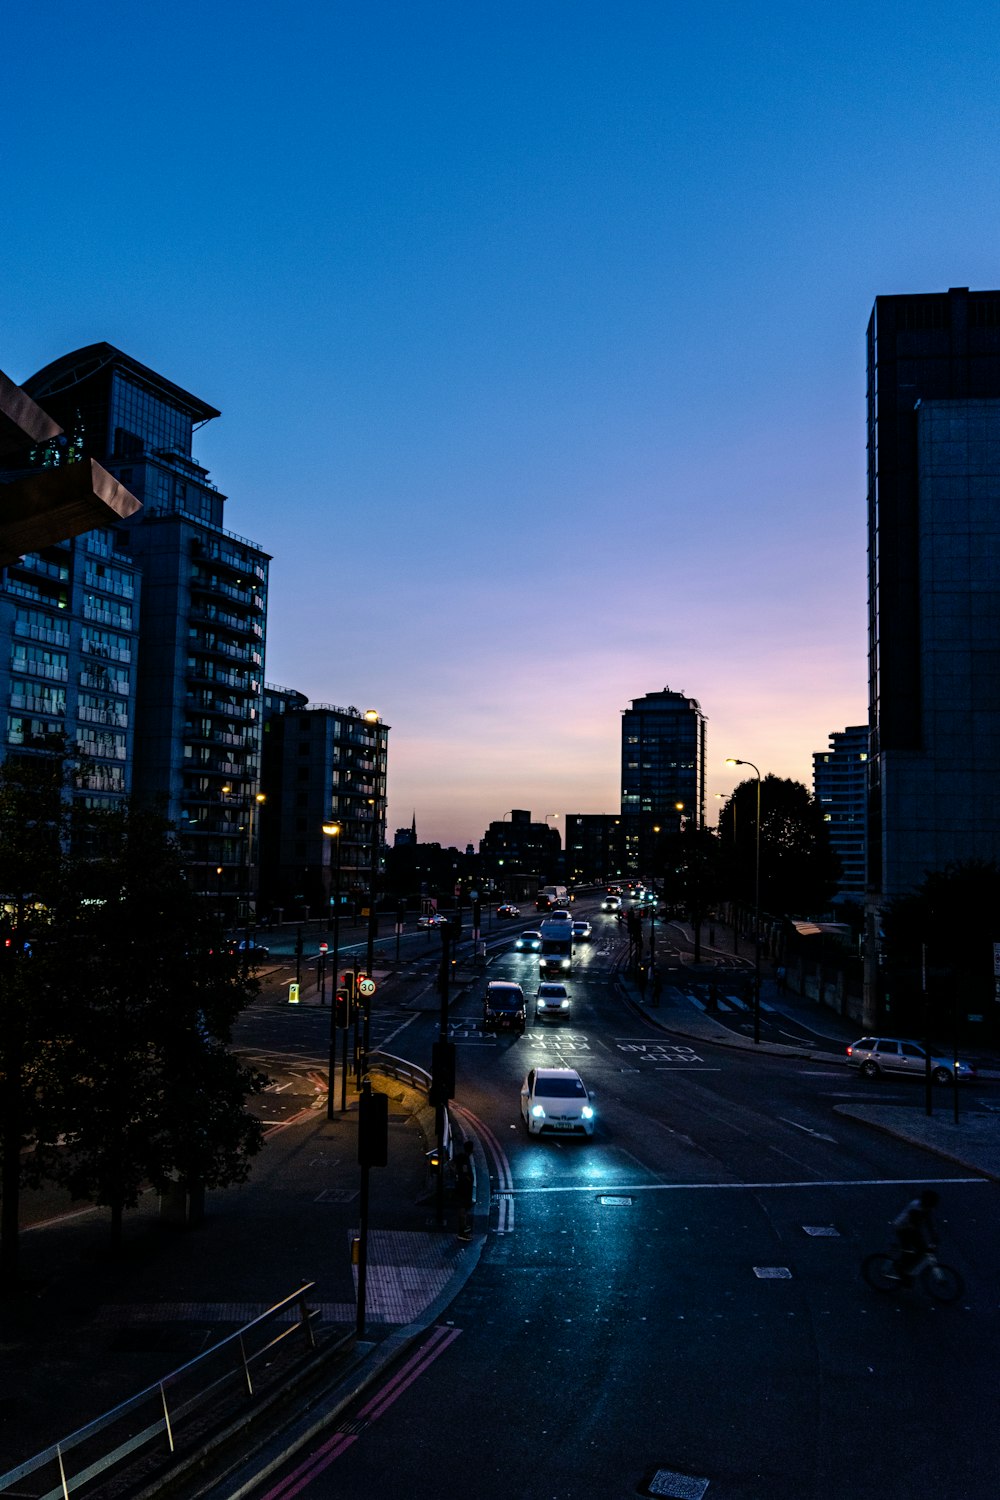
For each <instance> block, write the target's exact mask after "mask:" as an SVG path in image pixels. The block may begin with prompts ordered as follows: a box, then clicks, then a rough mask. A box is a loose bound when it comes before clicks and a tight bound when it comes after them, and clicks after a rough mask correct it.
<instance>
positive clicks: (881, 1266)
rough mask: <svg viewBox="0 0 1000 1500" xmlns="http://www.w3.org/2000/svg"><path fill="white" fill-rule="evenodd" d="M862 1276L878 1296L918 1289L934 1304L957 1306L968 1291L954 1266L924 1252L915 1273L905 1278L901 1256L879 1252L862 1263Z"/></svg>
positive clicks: (868, 1256)
mask: <svg viewBox="0 0 1000 1500" xmlns="http://www.w3.org/2000/svg"><path fill="white" fill-rule="evenodd" d="M861 1274H862V1276H863V1277H864V1279H865V1281H866V1282H867V1283H868V1285H869V1286H870V1287H871V1288H872V1290H873V1291H876V1292H898V1291H899V1290H900V1288H901V1287H908V1286H913V1285H915V1284H917V1285H919V1286H920V1287H921V1289H922V1290H923V1291H924V1292H925V1293H926V1295H927V1296H928V1297H930V1298H931V1299H932V1300H933V1301H934V1302H957V1301H958V1299H959V1297H961V1295H962V1293H963V1292H964V1291H965V1282H964V1281H963V1280H962V1277H961V1275H960V1274H959V1272H958V1271H956V1270H955V1269H954V1267H952V1266H946V1265H945V1264H944V1263H943V1262H942V1261H940V1260H938V1258H937V1255H936V1254H935V1253H934V1251H933V1250H930V1249H928V1250H925V1251H924V1252H923V1254H922V1255H921V1257H920V1259H919V1260H918V1261H917V1263H916V1265H915V1266H914V1267H913V1269H912V1270H911V1271H910V1272H908V1273H907V1274H905V1275H904V1274H903V1273H902V1272H901V1271H900V1269H899V1252H898V1251H896V1252H895V1253H893V1252H892V1251H887V1250H877V1251H876V1252H875V1254H874V1255H866V1256H865V1258H864V1260H863V1261H862V1262H861Z"/></svg>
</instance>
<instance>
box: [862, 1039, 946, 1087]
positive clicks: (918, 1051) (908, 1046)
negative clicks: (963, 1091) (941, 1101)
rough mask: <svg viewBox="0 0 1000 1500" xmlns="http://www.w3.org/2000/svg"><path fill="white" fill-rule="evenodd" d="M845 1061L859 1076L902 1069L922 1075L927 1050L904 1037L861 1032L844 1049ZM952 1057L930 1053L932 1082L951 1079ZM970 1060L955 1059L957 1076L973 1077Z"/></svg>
mask: <svg viewBox="0 0 1000 1500" xmlns="http://www.w3.org/2000/svg"><path fill="white" fill-rule="evenodd" d="M847 1061H848V1064H849V1065H850V1066H851V1067H852V1068H859V1069H860V1070H861V1075H862V1077H863V1078H878V1077H879V1075H880V1074H882V1073H906V1074H908V1075H909V1076H910V1077H911V1078H924V1077H925V1076H926V1073H927V1053H926V1052H925V1050H924V1048H923V1047H922V1046H921V1045H920V1043H919V1042H914V1041H911V1040H910V1039H909V1038H908V1037H892V1036H863V1037H862V1038H861V1039H860V1041H857V1042H852V1043H851V1045H850V1046H849V1047H848V1049H847ZM954 1073H955V1059H954V1058H953V1057H938V1056H937V1055H936V1054H934V1053H932V1054H931V1077H932V1078H933V1080H934V1082H935V1083H952V1082H953V1081H954ZM975 1076H976V1070H975V1067H974V1066H973V1064H972V1063H967V1062H962V1061H961V1060H959V1063H958V1079H959V1082H960V1083H961V1082H962V1081H963V1080H964V1079H969V1078H975Z"/></svg>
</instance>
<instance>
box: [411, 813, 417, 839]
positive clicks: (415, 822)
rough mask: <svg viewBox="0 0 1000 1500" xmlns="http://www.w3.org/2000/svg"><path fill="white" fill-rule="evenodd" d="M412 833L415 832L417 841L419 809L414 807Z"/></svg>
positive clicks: (414, 836)
mask: <svg viewBox="0 0 1000 1500" xmlns="http://www.w3.org/2000/svg"><path fill="white" fill-rule="evenodd" d="M412 833H413V842H414V843H416V842H417V810H416V808H414V809H413V828H412Z"/></svg>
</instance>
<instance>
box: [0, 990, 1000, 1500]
mask: <svg viewBox="0 0 1000 1500" xmlns="http://www.w3.org/2000/svg"><path fill="white" fill-rule="evenodd" d="M472 972H473V971H472V970H471V969H470V970H469V971H468V973H469V976H470V977H471V973H472ZM458 977H459V979H461V970H460V973H459V976H458ZM383 979H384V980H385V982H386V985H389V984H392V983H393V980H392V979H391V977H390V976H389V975H388V974H386V975H384V976H383ZM619 985H620V990H621V994H622V996H623V999H624V1001H625V1003H627V1004H628V1005H629V1006H630V1007H632V1008H633V1009H634V1010H635V1011H637V1012H641V1013H642V1014H643V1015H644V1016H645V1017H646V1018H647V1019H648V1020H649V1021H650V1022H651V1023H652V1024H653V1025H655V1026H656V1027H658V1028H659V1029H661V1030H662V1031H664V1032H665V1033H667V1034H669V1035H672V1036H675V1037H681V1038H686V1039H688V1040H690V1041H693V1042H696V1043H701V1044H703V1045H705V1044H711V1045H713V1046H722V1047H730V1048H735V1049H739V1050H741V1051H747V1050H757V1051H761V1052H767V1053H770V1054H775V1055H784V1056H789V1055H790V1056H798V1057H803V1058H809V1059H810V1061H811V1062H812V1063H813V1064H817V1063H819V1064H828V1065H829V1066H830V1068H831V1069H837V1068H839V1069H841V1070H843V1069H844V1067H845V1064H844V1060H843V1059H844V1051H843V1048H844V1040H845V1023H843V1022H841V1021H840V1018H839V1017H837V1016H836V1015H834V1014H833V1013H832V1012H830V1011H827V1010H825V1009H823V1008H822V1007H820V1006H818V1005H816V1004H813V1003H811V1002H809V1001H806V1000H802V999H801V998H800V997H797V996H795V995H792V994H787V995H782V996H781V997H774V996H771V997H770V998H769V1000H768V1005H769V1006H773V1007H774V1008H776V1009H780V1011H781V1013H782V1014H786V1015H788V1017H789V1018H790V1019H793V1020H794V1021H795V1024H796V1028H797V1030H799V1031H800V1032H801V1033H802V1034H803V1036H804V1039H803V1042H802V1043H801V1044H795V1045H787V1046H786V1045H779V1044H776V1043H761V1044H759V1045H757V1046H755V1044H754V1042H753V1040H752V1038H751V1037H746V1036H742V1035H739V1034H738V1033H736V1032H734V1031H733V1030H731V1029H730V1028H728V1027H726V1026H724V1025H723V1024H722V1023H721V1022H720V1021H718V1020H717V1019H715V1018H714V1017H712V1016H711V1015H709V1014H707V1013H706V1012H705V1011H704V1009H701V1008H699V1006H698V1005H697V1004H696V1003H694V1001H693V1000H692V999H691V998H690V997H689V996H688V995H686V994H685V993H684V992H683V991H682V990H681V989H679V988H678V989H674V988H671V987H665V988H664V990H663V993H662V996H661V999H660V1003H659V1004H658V1005H655V1006H654V1005H653V1004H651V1003H650V1002H648V1001H647V1000H646V999H645V998H644V997H643V996H642V995H641V994H640V992H639V990H638V989H637V988H636V987H635V986H634V984H632V983H631V982H630V980H629V978H628V977H627V975H625V974H624V973H621V974H619ZM409 988H410V992H411V993H412V992H413V989H414V987H413V986H412V985H410V987H409ZM382 994H383V996H384V995H385V986H383V987H382ZM769 994H770V992H769ZM396 998H397V999H401V996H398V997H396ZM304 1000H305V1002H306V1003H308V1000H309V996H308V993H307V994H306V995H305V996H304ZM414 1001H415V1003H417V1004H420V1003H421V1002H420V1001H419V1000H417V999H416V997H414ZM271 1003H273V1002H271ZM313 1003H315V1001H314V1002H313ZM403 1003H408V1002H405V1001H404V1002H403ZM426 1003H430V1002H426ZM433 1003H434V1005H435V1006H436V1004H437V1000H436V997H435V998H434V1001H433ZM854 1031H856V1028H850V1035H848V1037H847V1039H848V1040H850V1039H851V1036H853V1034H854ZM980 1076H981V1082H982V1087H980V1086H979V1085H977V1086H976V1095H977V1099H979V1096H981V1094H982V1092H983V1090H984V1089H988V1088H989V1087H990V1086H991V1085H993V1084H994V1083H1000V1065H998V1066H997V1068H996V1069H995V1070H994V1069H992V1068H988V1069H983V1070H981V1075H980ZM374 1084H375V1087H376V1088H380V1089H382V1090H384V1091H385V1092H387V1093H388V1094H389V1098H390V1103H389V1122H390V1123H389V1132H390V1134H389V1162H388V1165H387V1166H386V1167H384V1168H375V1169H372V1171H371V1174H370V1210H369V1240H368V1264H367V1278H366V1317H365V1326H364V1330H363V1332H362V1334H361V1336H360V1337H359V1336H358V1335H357V1330H356V1323H357V1278H358V1268H357V1266H355V1265H354V1264H353V1263H352V1255H351V1245H352V1240H353V1238H354V1236H355V1234H356V1233H357V1228H358V1214H359V1190H360V1169H359V1167H358V1166H357V1152H356V1147H357V1126H356V1119H357V1096H356V1094H353V1093H352V1094H349V1096H348V1104H349V1108H348V1110H347V1112H346V1114H344V1115H340V1114H339V1113H338V1115H337V1117H336V1118H335V1119H334V1120H333V1121H328V1120H327V1118H326V1112H325V1096H324V1095H323V1094H319V1093H318V1095H317V1099H316V1103H315V1106H314V1107H310V1108H308V1109H305V1110H303V1111H302V1112H301V1113H300V1114H299V1115H298V1116H296V1117H295V1118H293V1119H291V1120H290V1121H288V1122H286V1123H285V1124H283V1125H282V1126H280V1127H279V1128H276V1129H274V1130H272V1131H271V1132H270V1134H269V1135H268V1139H267V1144H266V1146H265V1149H264V1151H263V1152H262V1153H261V1154H260V1156H259V1157H258V1158H257V1159H256V1161H255V1162H254V1164H253V1167H252V1171H251V1174H250V1177H249V1180H248V1181H247V1182H246V1183H245V1184H242V1185H241V1186H238V1187H234V1188H229V1189H226V1190H222V1191H215V1192H212V1193H211V1194H210V1195H209V1200H208V1204H207V1212H206V1218H205V1222H204V1224H203V1225H202V1226H201V1227H198V1228H184V1229H178V1228H177V1227H170V1226H167V1225H165V1224H164V1223H163V1222H162V1219H161V1215H160V1203H159V1200H158V1199H157V1198H156V1197H155V1195H152V1194H150V1195H148V1197H146V1198H144V1199H143V1200H142V1202H141V1203H140V1205H139V1206H138V1208H137V1209H136V1210H134V1211H133V1212H131V1213H129V1214H127V1215H126V1223H125V1242H126V1247H127V1253H126V1254H125V1255H124V1256H123V1257H121V1258H117V1259H114V1258H112V1257H111V1256H110V1254H109V1244H108V1235H109V1228H108V1216H107V1213H106V1211H104V1210H92V1209H86V1208H85V1209H83V1210H80V1208H79V1206H77V1207H76V1208H73V1209H67V1211H65V1212H61V1213H55V1214H53V1215H52V1216H51V1217H49V1218H48V1219H45V1220H42V1221H41V1222H39V1223H37V1224H35V1225H34V1226H33V1227H31V1228H30V1229H26V1230H24V1231H22V1236H21V1270H22V1277H23V1282H24V1285H23V1290H22V1291H21V1292H20V1293H19V1294H18V1295H17V1296H15V1297H13V1298H8V1299H7V1300H5V1301H3V1302H0V1348H2V1353H3V1362H2V1377H0V1493H4V1492H9V1493H12V1494H13V1493H18V1494H25V1493H37V1490H36V1489H35V1488H34V1487H32V1486H24V1485H21V1484H19V1483H14V1484H13V1485H11V1484H10V1482H9V1481H8V1482H7V1483H5V1476H7V1475H8V1474H9V1473H10V1471H12V1470H14V1469H15V1467H16V1466H18V1465H20V1464H22V1463H24V1462H25V1461H26V1460H28V1459H30V1458H32V1457H33V1456H35V1455H37V1454H39V1453H40V1452H41V1451H42V1450H44V1449H46V1448H48V1447H49V1446H50V1445H53V1444H55V1443H57V1442H59V1441H60V1440H62V1439H64V1438H65V1437H67V1436H68V1435H70V1434H72V1433H75V1432H76V1431H77V1430H78V1429H79V1428H81V1427H83V1426H85V1425H86V1424H87V1423H90V1422H92V1421H94V1420H95V1419H97V1418H98V1417H100V1416H102V1415H103V1414H104V1413H106V1412H108V1411H110V1410H111V1409H113V1408H114V1407H116V1406H118V1405H119V1404H120V1403H123V1402H125V1401H127V1400H128V1399H129V1398H130V1397H132V1396H134V1395H135V1394H137V1393H138V1392H140V1391H143V1390H145V1389H147V1388H148V1387H151V1386H155V1383H156V1382H157V1381H158V1380H160V1379H162V1378H163V1377H164V1376H165V1375H166V1374H168V1373H169V1372H170V1371H173V1370H176V1369H177V1368H178V1367H180V1366H182V1365H184V1364H186V1363H187V1362H188V1361H190V1360H192V1359H194V1358H195V1356H196V1355H198V1354H199V1353H201V1352H203V1351H204V1350H206V1349H208V1348H210V1347H212V1346H213V1345H215V1344H217V1343H219V1342H220V1341H221V1340H222V1339H223V1338H225V1337H227V1336H229V1335H231V1334H232V1333H234V1332H235V1331H236V1330H237V1329H238V1328H240V1327H241V1326H243V1325H245V1324H246V1323H248V1322H250V1321H251V1320H252V1319H253V1318H255V1317H257V1316H259V1315H260V1314H261V1313H263V1312H265V1311H266V1310H267V1309H268V1308H270V1307H272V1306H273V1305H274V1304H275V1303H277V1302H279V1301H281V1300H282V1299H283V1298H284V1297H286V1296H289V1295H290V1294H291V1293H293V1292H295V1291H296V1290H298V1288H300V1287H301V1286H304V1285H306V1284H307V1283H314V1285H313V1286H312V1288H311V1290H310V1292H309V1294H308V1301H309V1305H310V1307H313V1308H315V1309H316V1310H317V1311H318V1313H319V1319H318V1322H317V1329H318V1344H319V1347H318V1350H317V1352H316V1354H315V1355H314V1356H310V1357H309V1359H308V1360H304V1362H303V1363H304V1366H307V1368H304V1372H303V1375H302V1395H301V1400H300V1402H299V1405H298V1407H297V1409H296V1415H295V1420H294V1421H292V1422H291V1423H289V1412H288V1410H287V1406H286V1409H285V1410H284V1413H283V1418H282V1421H281V1423H280V1436H276V1432H277V1428H278V1425H279V1424H275V1425H274V1426H270V1427H269V1426H268V1423H267V1422H266V1421H265V1420H263V1418H262V1420H261V1421H260V1423H259V1424H257V1425H255V1424H254V1423H253V1422H249V1423H248V1422H247V1420H246V1419H244V1420H243V1423H242V1427H241V1433H240V1441H239V1446H240V1449H241V1456H242V1459H243V1460H248V1459H249V1458H250V1457H251V1455H255V1457H254V1463H253V1465H252V1471H256V1470H259V1467H260V1465H261V1463H262V1462H263V1463H267V1462H273V1463H276V1462H277V1461H279V1459H280V1458H281V1457H283V1456H285V1455H286V1454H287V1453H288V1452H289V1451H294V1449H295V1447H296V1446H297V1445H299V1444H301V1443H302V1442H305V1441H307V1440H308V1439H309V1437H310V1436H312V1435H313V1434H314V1433H315V1432H318V1431H319V1430H321V1428H322V1427H323V1426H325V1425H328V1424H329V1423H330V1421H331V1418H332V1417H335V1416H336V1414H337V1413H338V1412H339V1411H340V1410H341V1409H342V1408H343V1407H345V1406H346V1405H347V1404H348V1403H349V1402H350V1401H351V1400H352V1399H353V1398H354V1397H355V1396H356V1395H357V1394H358V1393H359V1392H360V1391H361V1390H363V1389H364V1388H365V1386H366V1385H368V1384H369V1383H370V1382H371V1381H372V1380H374V1379H375V1378H377V1376H378V1375H379V1373H380V1372H381V1371H382V1370H383V1369H385V1367H386V1366H387V1365H388V1364H389V1363H391V1362H393V1361H394V1360H396V1359H398V1358H399V1356H400V1354H401V1353H402V1352H403V1351H405V1349H406V1348H407V1347H408V1346H409V1345H410V1344H411V1343H412V1342H413V1341H414V1340H415V1339H417V1338H418V1337H419V1336H420V1335H421V1334H422V1333H423V1332H424V1331H425V1330H426V1329H428V1328H429V1327H430V1326H431V1325H432V1324H433V1323H434V1322H435V1321H436V1320H438V1319H439V1318H440V1317H441V1315H442V1313H443V1312H444V1310H445V1309H446V1308H447V1306H448V1305H449V1303H450V1302H451V1301H452V1299H453V1298H454V1297H455V1295H456V1294H457V1292H458V1291H459V1290H460V1288H461V1287H462V1286H463V1285H464V1283H465V1281H466V1280H467V1279H468V1277H469V1276H470V1275H471V1274H472V1272H473V1270H474V1269H475V1266H476V1264H477V1262H478V1260H479V1257H480V1255H481V1252H482V1249H483V1245H484V1243H485V1238H486V1234H487V1232H488V1219H489V1209H490V1189H489V1178H488V1174H487V1167H486V1158H485V1155H484V1154H483V1153H482V1151H481V1148H480V1147H479V1145H478V1143H475V1144H476V1155H475V1165H476V1178H477V1193H476V1207H475V1218H474V1232H473V1236H472V1239H471V1241H469V1242H463V1241H460V1240H459V1239H458V1237H457V1235H456V1233H455V1210H454V1207H453V1206H452V1205H451V1204H450V1203H449V1204H448V1205H447V1207H446V1213H445V1219H444V1223H441V1222H440V1221H439V1216H438V1212H437V1200H436V1197H435V1194H434V1191H433V1183H432V1179H431V1177H430V1174H429V1168H428V1164H427V1155H426V1153H427V1152H428V1150H429V1149H430V1148H431V1146H433V1145H434V1140H435V1137H434V1112H433V1110H431V1109H429V1107H428V1105H427V1102H426V1097H425V1095H424V1094H423V1092H422V1091H421V1090H420V1089H419V1088H417V1087H415V1086H413V1084H412V1083H411V1082H403V1081H401V1080H400V1079H398V1078H395V1077H391V1076H389V1075H387V1074H386V1075H376V1076H375V1078H374ZM874 1088H877V1085H875V1086H873V1091H874ZM936 1093H937V1094H939V1095H940V1096H941V1097H940V1101H937V1100H936V1102H935V1110H934V1114H933V1115H931V1116H929V1117H928V1116H927V1115H926V1114H925V1113H924V1110H923V1091H922V1090H915V1091H914V1094H915V1097H914V1102H913V1105H912V1106H910V1105H909V1104H907V1105H904V1106H898V1105H889V1104H880V1103H879V1102H878V1101H877V1100H874V1099H873V1101H872V1102H870V1103H866V1102H862V1103H859V1104H849V1105H841V1106H839V1108H840V1112H841V1113H844V1114H848V1115H850V1116H852V1117H853V1118H855V1119H857V1120H860V1121H862V1122H863V1123H865V1124H867V1125H869V1126H871V1127H872V1128H874V1129H878V1130H883V1131H887V1132H888V1133H890V1134H892V1135H894V1136H896V1137H899V1138H900V1139H904V1140H907V1141H910V1142H912V1143H913V1144H915V1145H918V1146H921V1147H924V1148H925V1149H927V1150H928V1151H931V1152H934V1153H936V1154H937V1155H939V1156H942V1157H944V1158H946V1159H948V1160H949V1161H951V1162H954V1163H956V1164H958V1165H961V1166H962V1167H964V1168H966V1169H968V1170H970V1171H973V1172H980V1173H982V1174H983V1175H984V1176H988V1177H991V1178H993V1179H995V1180H1000V1093H998V1095H997V1099H998V1111H994V1110H992V1109H984V1108H981V1107H980V1104H981V1100H979V1103H977V1104H976V1106H975V1107H972V1106H971V1105H967V1104H966V1103H965V1100H964V1099H963V1100H962V1102H961V1103H962V1107H961V1113H960V1115H959V1119H958V1122H957V1123H956V1122H955V1121H954V1119H953V1118H952V1111H951V1094H950V1091H946V1090H939V1091H936ZM962 1093H963V1094H964V1095H965V1096H966V1098H968V1093H969V1091H968V1090H963V1091H962ZM918 1096H919V1097H918ZM287 1383H288V1382H286V1384H287ZM179 1447H180V1448H181V1451H182V1452H183V1433H181V1434H179ZM183 1467H184V1465H183V1463H181V1464H180V1465H175V1475H177V1476H179V1475H180V1473H181V1472H182V1471H183ZM250 1473H251V1469H247V1470H246V1472H245V1473H244V1472H243V1471H240V1470H236V1469H232V1470H230V1471H228V1472H227V1474H226V1477H225V1479H224V1480H221V1481H219V1482H218V1485H217V1487H216V1488H215V1489H213V1488H212V1487H211V1485H210V1483H209V1480H208V1477H207V1471H206V1474H205V1475H203V1476H202V1478H201V1479H200V1480H199V1481H198V1485H197V1486H196V1487H194V1488H189V1489H188V1490H186V1491H184V1490H181V1489H179V1490H178V1491H177V1492H178V1493H186V1494H190V1495H193V1494H195V1493H198V1494H200V1495H203V1496H205V1497H206V1500H208V1497H209V1496H211V1497H212V1500H222V1497H223V1496H224V1497H226V1500H236V1497H237V1496H238V1495H240V1494H242V1493H244V1486H245V1485H248V1484H249V1475H250ZM192 1482H193V1481H192ZM140 1488H141V1486H140ZM156 1492H157V1493H160V1491H159V1490H157V1491H156ZM120 1493H121V1494H123V1495H124V1494H128V1495H135V1494H137V1493H139V1490H138V1489H136V1488H135V1487H133V1488H131V1489H129V1488H127V1487H126V1488H124V1489H122V1490H121V1491H120ZM150 1493H152V1490H150Z"/></svg>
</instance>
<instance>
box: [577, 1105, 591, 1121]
mask: <svg viewBox="0 0 1000 1500" xmlns="http://www.w3.org/2000/svg"><path fill="white" fill-rule="evenodd" d="M580 1113H581V1115H583V1118H584V1119H585V1120H592V1119H593V1118H594V1107H593V1105H591V1104H585V1105H584V1106H583V1108H582V1109H581V1111H580Z"/></svg>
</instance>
